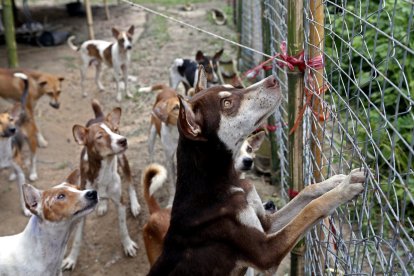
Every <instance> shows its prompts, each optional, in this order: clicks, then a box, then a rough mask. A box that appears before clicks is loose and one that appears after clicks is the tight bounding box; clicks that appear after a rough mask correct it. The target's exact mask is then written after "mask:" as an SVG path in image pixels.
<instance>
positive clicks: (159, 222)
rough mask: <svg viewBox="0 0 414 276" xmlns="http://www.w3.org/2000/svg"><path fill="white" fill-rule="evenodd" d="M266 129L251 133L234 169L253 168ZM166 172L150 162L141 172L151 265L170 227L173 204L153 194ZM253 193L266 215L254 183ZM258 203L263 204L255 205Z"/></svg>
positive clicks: (252, 199) (252, 201)
mask: <svg viewBox="0 0 414 276" xmlns="http://www.w3.org/2000/svg"><path fill="white" fill-rule="evenodd" d="M264 135H265V133H264V131H260V132H258V133H256V134H253V135H251V136H250V137H249V138H247V139H246V141H244V142H243V145H242V147H241V149H240V151H239V154H238V155H237V157H236V160H235V162H234V163H235V168H236V170H237V171H238V172H240V173H241V174H243V175H244V174H245V172H246V171H249V170H251V169H252V168H253V158H254V153H255V152H256V151H257V150H258V149H259V147H260V144H261V143H262V141H263V138H264ZM167 175H168V174H167V171H166V170H165V168H164V167H163V166H161V165H158V164H151V165H149V166H148V167H147V168H146V169H145V170H144V172H143V173H142V180H141V183H142V187H143V192H144V198H145V201H146V203H147V206H148V209H149V213H150V217H149V219H148V221H147V223H146V224H145V225H144V228H143V230H142V236H143V239H144V244H145V249H146V252H147V256H148V261H149V262H150V265H151V266H152V265H153V264H154V263H155V261H156V260H157V258H158V257H159V256H160V254H161V251H162V243H163V241H164V237H165V234H166V233H167V230H168V227H169V226H170V218H171V207H169V206H167V207H166V208H160V206H159V204H158V202H157V200H156V199H155V197H154V196H153V195H154V193H155V192H156V191H157V190H158V189H160V188H161V187H162V185H163V184H164V183H165V182H166V181H167ZM249 191H250V194H249V196H248V198H249V200H250V201H249V204H251V205H252V206H254V207H255V208H256V209H258V212H259V215H261V216H262V215H264V214H265V207H264V205H263V204H261V199H260V197H259V195H258V193H257V192H256V189H255V188H254V186H252V187H249ZM257 204H259V205H260V206H261V207H260V206H256V205H257Z"/></svg>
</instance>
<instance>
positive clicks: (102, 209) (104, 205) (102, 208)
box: [96, 199, 108, 216]
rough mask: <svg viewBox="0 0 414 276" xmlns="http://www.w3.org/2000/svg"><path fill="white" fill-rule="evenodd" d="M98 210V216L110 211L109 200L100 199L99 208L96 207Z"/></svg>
mask: <svg viewBox="0 0 414 276" xmlns="http://www.w3.org/2000/svg"><path fill="white" fill-rule="evenodd" d="M96 210H97V212H98V216H103V215H105V214H106V212H107V211H108V202H107V200H105V199H103V200H100V201H99V203H98V208H96Z"/></svg>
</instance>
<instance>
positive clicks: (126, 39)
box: [68, 25, 134, 102]
mask: <svg viewBox="0 0 414 276" xmlns="http://www.w3.org/2000/svg"><path fill="white" fill-rule="evenodd" d="M112 35H113V37H114V38H115V39H116V42H114V43H112V42H108V41H104V40H87V41H85V42H83V43H82V45H80V46H75V45H74V44H73V40H74V39H75V37H74V36H71V37H69V38H68V45H69V47H70V48H71V49H73V50H74V51H77V52H80V55H81V59H82V65H81V69H80V72H81V89H82V95H83V96H84V97H86V96H87V95H88V94H87V92H86V91H85V88H84V81H85V78H86V72H87V70H88V67H89V66H91V65H94V66H95V68H96V73H95V82H96V85H97V86H98V89H99V91H104V90H105V88H104V86H103V85H102V83H101V73H102V65H106V66H108V67H112V68H113V69H114V78H115V81H116V99H117V101H118V102H120V101H121V100H122V93H121V90H120V84H119V83H120V78H121V75H122V78H123V81H124V84H125V95H126V97H128V98H132V97H133V95H132V94H131V92H129V90H128V66H129V62H130V59H131V50H132V39H133V35H134V26H133V25H132V26H131V27H130V28H129V29H128V31H126V32H124V31H119V30H118V29H116V28H112Z"/></svg>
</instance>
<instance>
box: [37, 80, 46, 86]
mask: <svg viewBox="0 0 414 276" xmlns="http://www.w3.org/2000/svg"><path fill="white" fill-rule="evenodd" d="M37 84H38V85H39V86H40V87H45V86H46V84H47V81H45V80H40V81H39V82H38V83H37Z"/></svg>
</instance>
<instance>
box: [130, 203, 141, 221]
mask: <svg viewBox="0 0 414 276" xmlns="http://www.w3.org/2000/svg"><path fill="white" fill-rule="evenodd" d="M140 212H141V206H140V205H139V204H138V202H133V201H131V213H132V215H133V216H134V217H137V216H138V215H139V213H140Z"/></svg>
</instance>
